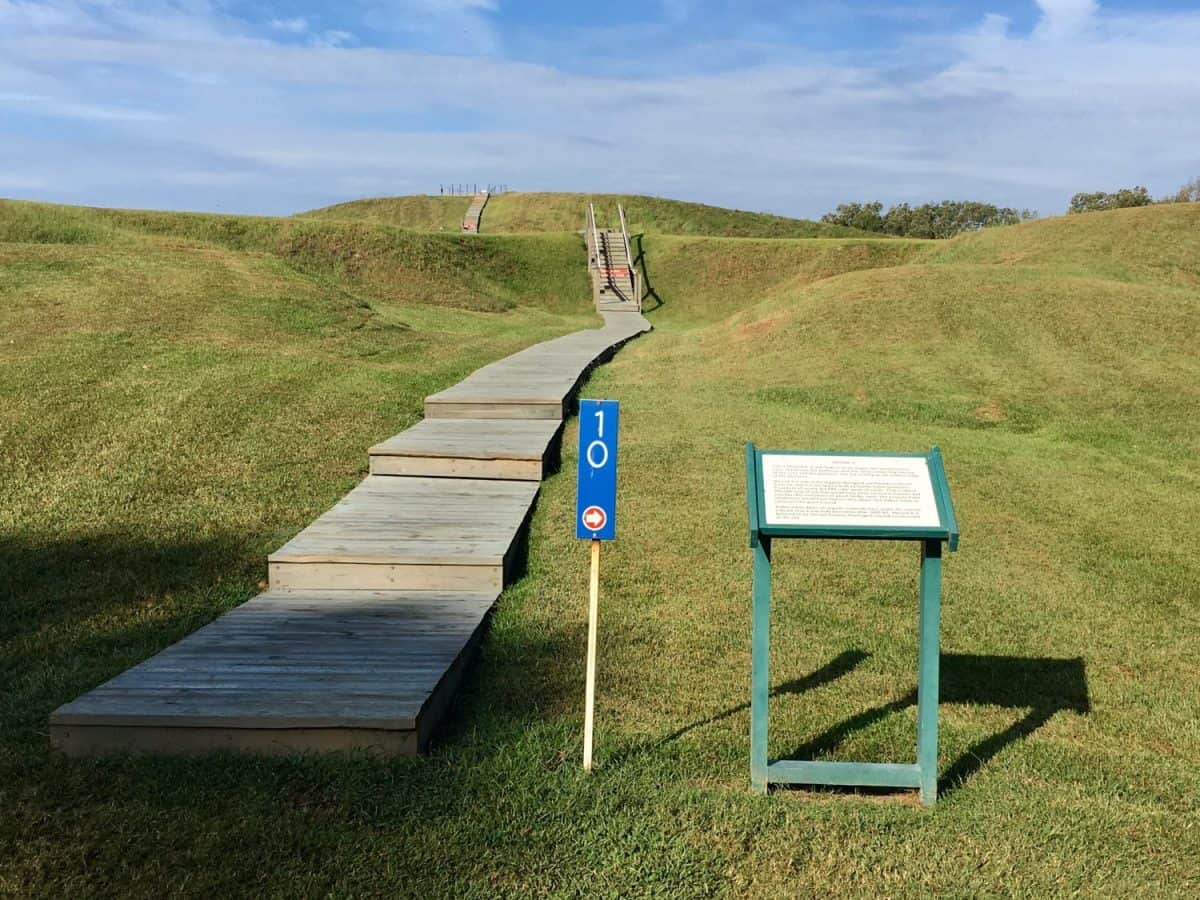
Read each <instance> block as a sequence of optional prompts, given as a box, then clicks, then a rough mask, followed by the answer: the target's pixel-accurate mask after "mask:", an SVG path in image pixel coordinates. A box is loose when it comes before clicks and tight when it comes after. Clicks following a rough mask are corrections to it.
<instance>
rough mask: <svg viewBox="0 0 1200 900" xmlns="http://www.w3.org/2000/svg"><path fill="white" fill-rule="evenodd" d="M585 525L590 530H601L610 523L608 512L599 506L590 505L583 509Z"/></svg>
mask: <svg viewBox="0 0 1200 900" xmlns="http://www.w3.org/2000/svg"><path fill="white" fill-rule="evenodd" d="M581 518H582V520H583V527H584V528H586V529H587V530H588V531H601V530H603V528H604V526H605V525H607V524H608V513H606V512H605V511H604V510H603V509H601V508H600V507H599V506H589V507H588V508H587V509H585V510H584V511H583V516H581Z"/></svg>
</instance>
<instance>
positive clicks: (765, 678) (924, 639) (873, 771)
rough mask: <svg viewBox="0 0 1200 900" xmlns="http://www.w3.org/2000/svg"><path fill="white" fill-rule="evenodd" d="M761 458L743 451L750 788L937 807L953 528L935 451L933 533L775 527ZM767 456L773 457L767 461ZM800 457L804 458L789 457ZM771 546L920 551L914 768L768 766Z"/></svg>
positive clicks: (811, 763)
mask: <svg viewBox="0 0 1200 900" xmlns="http://www.w3.org/2000/svg"><path fill="white" fill-rule="evenodd" d="M765 452H766V451H760V450H757V449H756V448H755V447H754V445H753V444H748V445H747V447H746V478H747V487H748V492H747V493H748V497H747V502H748V507H749V514H750V547H751V549H752V551H753V556H754V561H753V582H754V595H753V596H754V608H753V624H752V644H753V647H752V653H751V675H750V783H751V786H752V787H753V789H754V790H756V791H759V792H760V793H766V792H767V789H768V786H769V785H771V784H825V785H845V786H856V787H857V786H861V787H895V788H918V789H919V790H920V792H921V802H922V804H924V805H925V806H933V805H934V804H935V803H936V802H937V746H938V733H937V732H938V720H937V713H938V675H939V655H940V652H941V649H940V628H941V587H942V543H943V542H945V543H947V544H949V547H950V550H951V551H953V550H956V549H957V548H958V524H957V521H956V520H955V517H954V507H953V505H952V504H951V501H950V488H949V485H948V483H947V481H946V474H945V469H944V468H943V466H942V459H941V454H940V453H939V452H938V450H937V448H936V447H935V448H934V449H933V450H932V451H931V452H930V453H929V454H928V455H926V456H924V458H925V460H926V461H927V463H928V468H929V473H930V478H931V482H932V488H933V493H934V499H935V502H936V505H937V513H938V520H939V521H938V525H937V527H936V528H933V527H919V528H918V527H908V528H906V527H895V526H885V525H877V526H871V527H863V526H855V525H832V526H831V525H804V526H795V525H778V524H770V523H769V522H768V521H767V516H766V512H765V502H764V493H763V477H762V457H763V455H764V453H765ZM773 452H774V451H772V453H773ZM792 455H795V456H804V455H806V454H792ZM846 456H878V457H884V456H890V457H892V458H898V457H913V456H916V455H914V454H846ZM774 538H849V539H867V540H912V541H917V542H919V543H920V545H921V578H920V614H919V624H918V632H919V658H918V663H917V754H916V756H917V761H916V763H874V762H834V761H826V760H775V761H770V760H768V758H767V718H768V715H767V701H768V698H769V696H770V689H771V685H770V676H769V668H770V655H771V648H770V643H771V635H770V618H771V616H770V614H771V542H772V540H773V539H774Z"/></svg>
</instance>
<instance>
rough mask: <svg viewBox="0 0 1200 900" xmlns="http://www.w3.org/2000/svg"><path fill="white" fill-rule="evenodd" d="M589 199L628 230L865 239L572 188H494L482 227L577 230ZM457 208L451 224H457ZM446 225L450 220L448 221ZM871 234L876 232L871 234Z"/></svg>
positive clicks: (407, 202) (372, 212) (410, 217)
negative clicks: (621, 212) (622, 218)
mask: <svg viewBox="0 0 1200 900" xmlns="http://www.w3.org/2000/svg"><path fill="white" fill-rule="evenodd" d="M459 201H461V208H462V212H465V211H466V201H464V200H463V198H448V199H446V200H445V201H443V200H442V199H441V198H437V197H424V196H417V197H380V198H377V199H373V200H356V201H352V202H350V203H339V204H338V205H336V206H329V207H325V208H324V209H318V210H313V211H312V212H308V213H304V214H303V215H304V216H305V217H317V218H335V219H360V218H361V219H365V220H367V221H375V222H386V223H388V224H391V225H396V226H399V227H402V228H413V229H418V230H438V229H440V228H441V227H442V225H441V222H442V219H440V218H439V216H438V214H437V213H436V212H433V213H431V212H430V209H433V210H437V209H439V204H441V206H445V207H447V208H453V209H458V208H459V207H458V206H457V205H456V204H457V203H458V202H459ZM588 203H594V204H595V205H596V219H597V221H598V223H599V225H600V226H601V227H604V226H606V225H607V226H610V227H613V228H616V227H618V226H619V224H620V222H619V220H618V217H617V204H623V205H624V207H625V214H626V216H627V218H628V224H629V228H630V230H631V231H645V232H653V233H657V234H682V235H710V236H722V237H758V238H811V237H867V236H871V235H869V234H868V233H867V232H864V231H859V230H858V229H855V228H847V227H845V226H842V225H825V224H823V223H821V222H813V221H810V220H808V219H789V218H787V217H786V216H775V215H771V214H769V213H755V212H744V211H742V210H736V209H724V208H722V207H719V206H706V205H705V204H703V203H688V202H686V201H683V200H667V199H665V198H662V197H645V196H641V195H637V194H572V193H509V194H497V195H496V196H494V197H492V198H491V199H490V200H488V204H487V207H486V208H485V209H484V211H483V224H482V226H481V227H482V230H483V231H484V232H485V233H491V234H505V233H528V232H546V231H550V232H562V231H579V230H580V229H581V228H583V223H584V215H585V210H586V209H587V205H588ZM462 212H459V213H458V219H457V222H455V223H453V226H452V227H453V229H454V230H457V229H458V228H459V227H460V226H461V225H462ZM448 227H449V226H448ZM874 237H878V235H874Z"/></svg>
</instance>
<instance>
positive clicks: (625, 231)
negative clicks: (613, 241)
mask: <svg viewBox="0 0 1200 900" xmlns="http://www.w3.org/2000/svg"><path fill="white" fill-rule="evenodd" d="M617 213H618V214H619V215H620V217H621V239H622V240H623V241H624V242H625V259H626V260H627V261H628V262H629V281H630V286H631V287H632V288H633V299H634V300H636V301H637V305H638V312H641V311H642V292H641V290H640V281H641V273H640V272H638V269H637V266H636V265H634V261H633V248H632V247H630V245H629V226H628V225H626V223H625V207H624V206H622V205H621V204H620V203H618V204H617Z"/></svg>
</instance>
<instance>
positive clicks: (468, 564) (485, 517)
mask: <svg viewBox="0 0 1200 900" xmlns="http://www.w3.org/2000/svg"><path fill="white" fill-rule="evenodd" d="M537 491H538V485H537V483H534V482H528V481H490V480H482V479H466V478H416V477H395V476H389V475H368V476H367V477H366V478H365V479H364V480H363V481H362V483H360V484H359V485H358V487H356V488H354V489H353V490H352V491H350V493H348V494H347V495H346V496H345V497H343V498H342V499H341V500H340V501H339V502H338V503H337V504H336V505H335V506H334V507H333V508H332V509H330V510H329V511H328V512H326V513H324V514H323V515H322V516H320V517H319V518H317V520H316V521H315V522H313V523H312V524H311V525H309V526H308V527H307V528H305V529H304V530H303V531H301V532H300V533H299V534H298V535H296V536H295V537H294V538H292V539H291V540H290V541H288V542H287V543H286V544H284V546H282V547H281V548H279V549H278V550H276V551H275V552H274V553H272V554H271V555H270V556H269V557H268V559H267V562H268V565H269V570H270V578H271V587H272V589H276V590H344V589H354V590H373V591H383V590H435V591H441V590H448V591H490V590H495V591H499V590H502V589H503V588H504V584H505V579H506V577H507V575H508V573H509V572H510V571H511V569H512V566H513V563H514V559H515V548H516V543H517V536H518V534H519V533H520V530H521V528H522V526H523V525H524V523H525V520H526V518H527V517H528V515H529V511H530V509H531V508H532V506H533V501H534V498H535V497H536V496H537Z"/></svg>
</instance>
